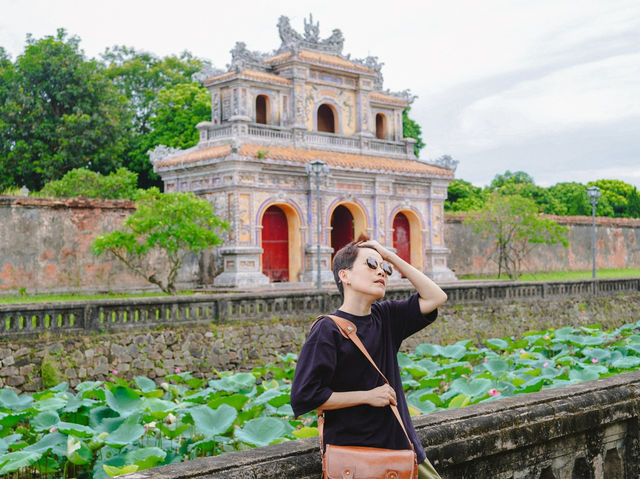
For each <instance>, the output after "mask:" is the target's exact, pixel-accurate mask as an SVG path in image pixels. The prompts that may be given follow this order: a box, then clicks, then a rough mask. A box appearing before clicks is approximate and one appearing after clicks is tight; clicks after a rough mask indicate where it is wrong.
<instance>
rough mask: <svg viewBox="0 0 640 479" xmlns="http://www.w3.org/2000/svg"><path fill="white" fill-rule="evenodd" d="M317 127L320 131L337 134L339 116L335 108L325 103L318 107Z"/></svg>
mask: <svg viewBox="0 0 640 479" xmlns="http://www.w3.org/2000/svg"><path fill="white" fill-rule="evenodd" d="M316 125H317V129H318V131H323V132H325V133H335V132H336V131H337V130H338V128H337V115H336V112H335V109H334V107H333V106H331V105H329V104H327V103H323V104H322V105H320V106H319V107H318V112H317V118H316Z"/></svg>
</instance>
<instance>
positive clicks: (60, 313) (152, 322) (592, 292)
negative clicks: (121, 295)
mask: <svg viewBox="0 0 640 479" xmlns="http://www.w3.org/2000/svg"><path fill="white" fill-rule="evenodd" d="M405 284H406V286H403V285H396V286H392V287H390V288H389V289H388V290H387V294H386V299H400V298H405V297H406V296H407V295H409V294H411V293H412V292H413V289H412V288H410V287H409V285H408V283H405ZM443 289H444V290H445V291H446V293H447V295H448V296H449V301H448V305H455V304H474V303H485V302H491V301H505V300H507V301H514V300H515V301H520V300H534V301H535V300H544V299H549V298H573V297H596V296H606V295H616V294H628V293H637V292H638V291H640V278H627V279H596V280H583V281H556V282H507V281H505V282H457V283H452V284H449V285H444V286H443ZM339 305H340V296H339V294H338V292H337V290H335V289H332V290H323V291H316V290H309V291H288V292H268V293H237V294H228V293H227V294H196V295H193V296H176V297H167V296H163V297H153V298H131V299H105V300H95V301H82V302H65V303H33V304H9V305H0V338H3V337H4V338H11V337H18V336H34V335H38V334H40V333H43V332H46V331H49V332H54V331H61V332H64V331H66V332H71V331H83V330H84V331H122V330H130V329H132V328H133V329H148V328H154V327H157V326H161V325H174V326H179V325H183V324H192V325H193V324H207V323H211V322H231V323H233V322H237V321H247V320H248V321H254V320H268V319H273V318H289V319H290V318H294V319H295V318H309V317H312V316H316V315H318V314H321V313H325V312H327V311H333V310H335V309H336V308H337V307H338V306H339Z"/></svg>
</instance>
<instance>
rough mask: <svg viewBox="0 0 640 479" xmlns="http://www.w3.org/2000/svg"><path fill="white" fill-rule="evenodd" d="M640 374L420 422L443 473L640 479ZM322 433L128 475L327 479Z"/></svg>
mask: <svg viewBox="0 0 640 479" xmlns="http://www.w3.org/2000/svg"><path fill="white" fill-rule="evenodd" d="M639 411H640V372H639V371H636V372H632V373H626V374H620V375H617V376H611V377H608V378H606V379H600V380H597V381H589V382H586V383H582V384H576V385H572V386H567V387H563V388H557V389H548V390H545V391H540V392H537V393H531V394H521V395H518V396H515V397H510V398H504V399H500V400H498V401H491V402H485V403H480V404H474V405H472V406H468V407H466V408H461V409H448V410H445V411H437V412H433V413H431V414H427V415H424V416H418V417H415V418H413V422H414V425H415V427H416V431H417V433H418V437H419V438H420V440H421V442H422V444H423V446H424V448H425V451H426V453H427V457H429V460H430V461H431V462H432V463H433V465H434V467H435V468H436V470H437V471H438V472H439V473H440V475H441V476H442V478H443V479H486V478H495V479H525V478H526V479H576V478H579V479H636V478H638V477H640V439H639V435H638V432H639V418H638V412H639ZM321 471H322V465H321V456H320V453H319V445H318V439H317V438H308V439H300V440H297V441H289V442H285V443H282V444H277V445H274V446H267V447H261V448H257V449H252V450H249V451H241V452H232V453H229V454H223V455H221V456H216V457H206V458H200V459H196V460H194V461H187V462H184V463H180V464H173V465H170V466H164V467H158V468H154V469H148V470H146V471H141V472H136V473H133V474H129V475H126V476H123V477H126V478H128V479H187V478H190V479H196V478H198V479H209V478H211V479H213V478H215V479H240V478H245V477H251V478H253V479H320V477H321Z"/></svg>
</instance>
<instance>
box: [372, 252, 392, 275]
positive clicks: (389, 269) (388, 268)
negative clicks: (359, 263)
mask: <svg viewBox="0 0 640 479" xmlns="http://www.w3.org/2000/svg"><path fill="white" fill-rule="evenodd" d="M365 264H366V265H367V266H368V267H369V268H371V269H378V266H379V267H380V268H382V272H383V273H384V274H386V275H387V276H391V274H392V273H393V267H392V266H391V264H390V263H387V262H386V261H381V262H380V263H378V260H377V259H375V258H374V257H372V256H368V257H367V259H366V261H365Z"/></svg>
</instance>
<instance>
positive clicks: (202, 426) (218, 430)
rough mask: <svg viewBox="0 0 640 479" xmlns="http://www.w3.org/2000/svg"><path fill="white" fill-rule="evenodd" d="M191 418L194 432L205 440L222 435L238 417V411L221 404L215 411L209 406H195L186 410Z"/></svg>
mask: <svg viewBox="0 0 640 479" xmlns="http://www.w3.org/2000/svg"><path fill="white" fill-rule="evenodd" d="M188 413H189V414H190V415H191V417H192V418H193V423H194V425H195V427H196V431H198V432H199V433H200V434H203V435H204V436H205V438H212V437H213V436H215V435H217V434H224V433H225V432H227V431H228V430H229V428H230V427H231V426H232V425H233V422H234V421H235V420H236V418H237V417H238V411H236V410H235V409H234V408H232V407H231V406H228V405H227V404H222V405H220V407H218V409H216V410H215V411H214V410H212V409H211V408H210V407H209V406H195V407H192V408H191V409H189V410H188Z"/></svg>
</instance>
